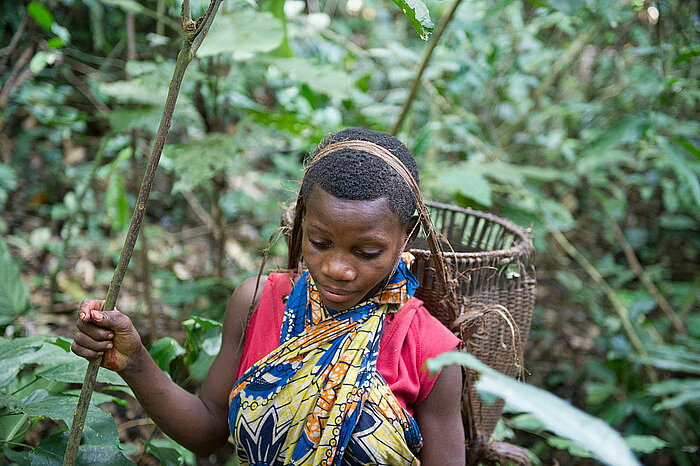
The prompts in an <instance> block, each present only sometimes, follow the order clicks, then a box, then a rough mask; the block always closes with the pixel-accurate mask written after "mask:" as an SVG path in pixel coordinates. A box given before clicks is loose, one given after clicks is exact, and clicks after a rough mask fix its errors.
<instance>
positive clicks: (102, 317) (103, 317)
mask: <svg viewBox="0 0 700 466" xmlns="http://www.w3.org/2000/svg"><path fill="white" fill-rule="evenodd" d="M90 319H91V320H92V321H93V322H94V323H95V324H97V325H99V326H100V327H105V328H108V329H111V330H114V331H115V332H118V333H125V332H128V331H130V330H131V328H132V325H131V319H129V318H128V317H127V316H125V315H124V314H122V313H121V312H119V311H117V310H116V309H115V310H113V311H95V310H93V311H92V312H91V314H90Z"/></svg>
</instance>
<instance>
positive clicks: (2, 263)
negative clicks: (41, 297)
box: [0, 238, 29, 380]
mask: <svg viewBox="0 0 700 466" xmlns="http://www.w3.org/2000/svg"><path fill="white" fill-rule="evenodd" d="M27 309H29V291H28V290H27V287H26V286H25V285H24V282H22V278H21V277H20V273H19V267H18V266H17V264H16V263H15V261H14V260H13V259H12V256H11V255H10V250H9V248H8V247H7V244H5V240H4V239H2V238H0V314H6V315H12V314H22V313H24V312H26V311H27ZM0 380H1V379H0Z"/></svg>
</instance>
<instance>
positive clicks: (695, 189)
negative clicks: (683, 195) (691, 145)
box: [657, 136, 700, 207]
mask: <svg viewBox="0 0 700 466" xmlns="http://www.w3.org/2000/svg"><path fill="white" fill-rule="evenodd" d="M657 141H658V142H659V145H660V146H661V148H662V149H663V151H664V154H666V157H668V159H669V161H670V162H671V166H672V167H673V169H674V170H675V172H676V174H677V175H678V177H679V178H680V179H682V180H685V182H686V183H687V184H688V188H689V189H690V192H691V194H692V195H693V199H695V204H696V206H697V207H700V181H698V177H700V173H699V172H698V170H696V169H694V167H693V166H692V165H691V164H690V163H689V162H687V161H686V160H685V157H683V154H681V153H679V152H678V151H677V150H676V148H675V147H673V145H672V144H670V143H669V142H668V140H667V139H666V138H664V137H661V136H658V137H657Z"/></svg>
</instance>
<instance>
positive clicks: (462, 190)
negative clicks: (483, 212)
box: [427, 163, 492, 207]
mask: <svg viewBox="0 0 700 466" xmlns="http://www.w3.org/2000/svg"><path fill="white" fill-rule="evenodd" d="M427 185H428V186H429V187H431V188H432V189H433V190H436V191H438V192H441V193H447V194H450V195H452V196H454V195H455V194H457V193H459V194H461V195H462V196H464V197H466V198H468V199H471V200H473V201H476V202H478V203H479V204H481V205H483V206H486V207H489V206H491V204H492V200H491V185H490V183H489V182H488V180H487V179H486V178H485V177H484V175H483V174H482V173H481V172H480V171H477V170H475V169H474V167H473V165H472V164H467V163H462V164H458V165H456V166H453V167H450V168H447V169H444V170H438V171H436V172H435V173H433V177H432V178H431V180H430V181H429V182H428V183H427Z"/></svg>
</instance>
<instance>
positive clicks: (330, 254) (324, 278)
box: [302, 185, 413, 311]
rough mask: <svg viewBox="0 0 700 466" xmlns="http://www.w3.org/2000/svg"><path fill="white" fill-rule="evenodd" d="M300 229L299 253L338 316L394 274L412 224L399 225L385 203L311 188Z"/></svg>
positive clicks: (326, 301)
mask: <svg viewBox="0 0 700 466" xmlns="http://www.w3.org/2000/svg"><path fill="white" fill-rule="evenodd" d="M302 224H303V230H304V233H303V239H302V254H303V256H304V261H305V263H306V266H307V267H308V268H309V273H310V274H311V276H312V277H313V279H314V281H315V282H316V287H317V288H318V291H319V294H320V295H321V299H322V301H323V304H325V305H326V307H329V308H331V309H333V310H337V311H342V310H345V309H348V308H350V307H352V306H354V305H356V304H358V303H360V302H361V301H362V300H363V298H365V297H368V296H366V295H367V293H368V292H370V291H371V290H372V289H373V288H375V287H376V286H377V285H378V284H379V283H380V282H381V281H382V280H383V279H384V278H386V276H387V275H388V274H389V273H390V272H391V271H392V270H393V267H394V265H395V264H396V261H397V259H398V257H399V255H400V254H401V252H402V249H403V246H404V244H405V242H406V239H407V238H408V236H409V235H410V233H411V230H412V225H413V222H409V224H408V225H406V227H404V226H402V225H401V221H400V220H399V217H398V216H397V215H396V214H395V213H394V212H392V211H391V210H390V209H389V203H388V201H387V200H386V199H385V198H379V199H374V200H371V201H351V200H344V199H338V198H337V197H334V196H332V195H331V194H328V193H327V192H326V191H325V190H323V188H321V187H320V186H319V185H316V186H314V188H313V190H312V191H311V193H310V194H309V197H308V199H307V202H306V214H305V215H304V219H303V223H302Z"/></svg>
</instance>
